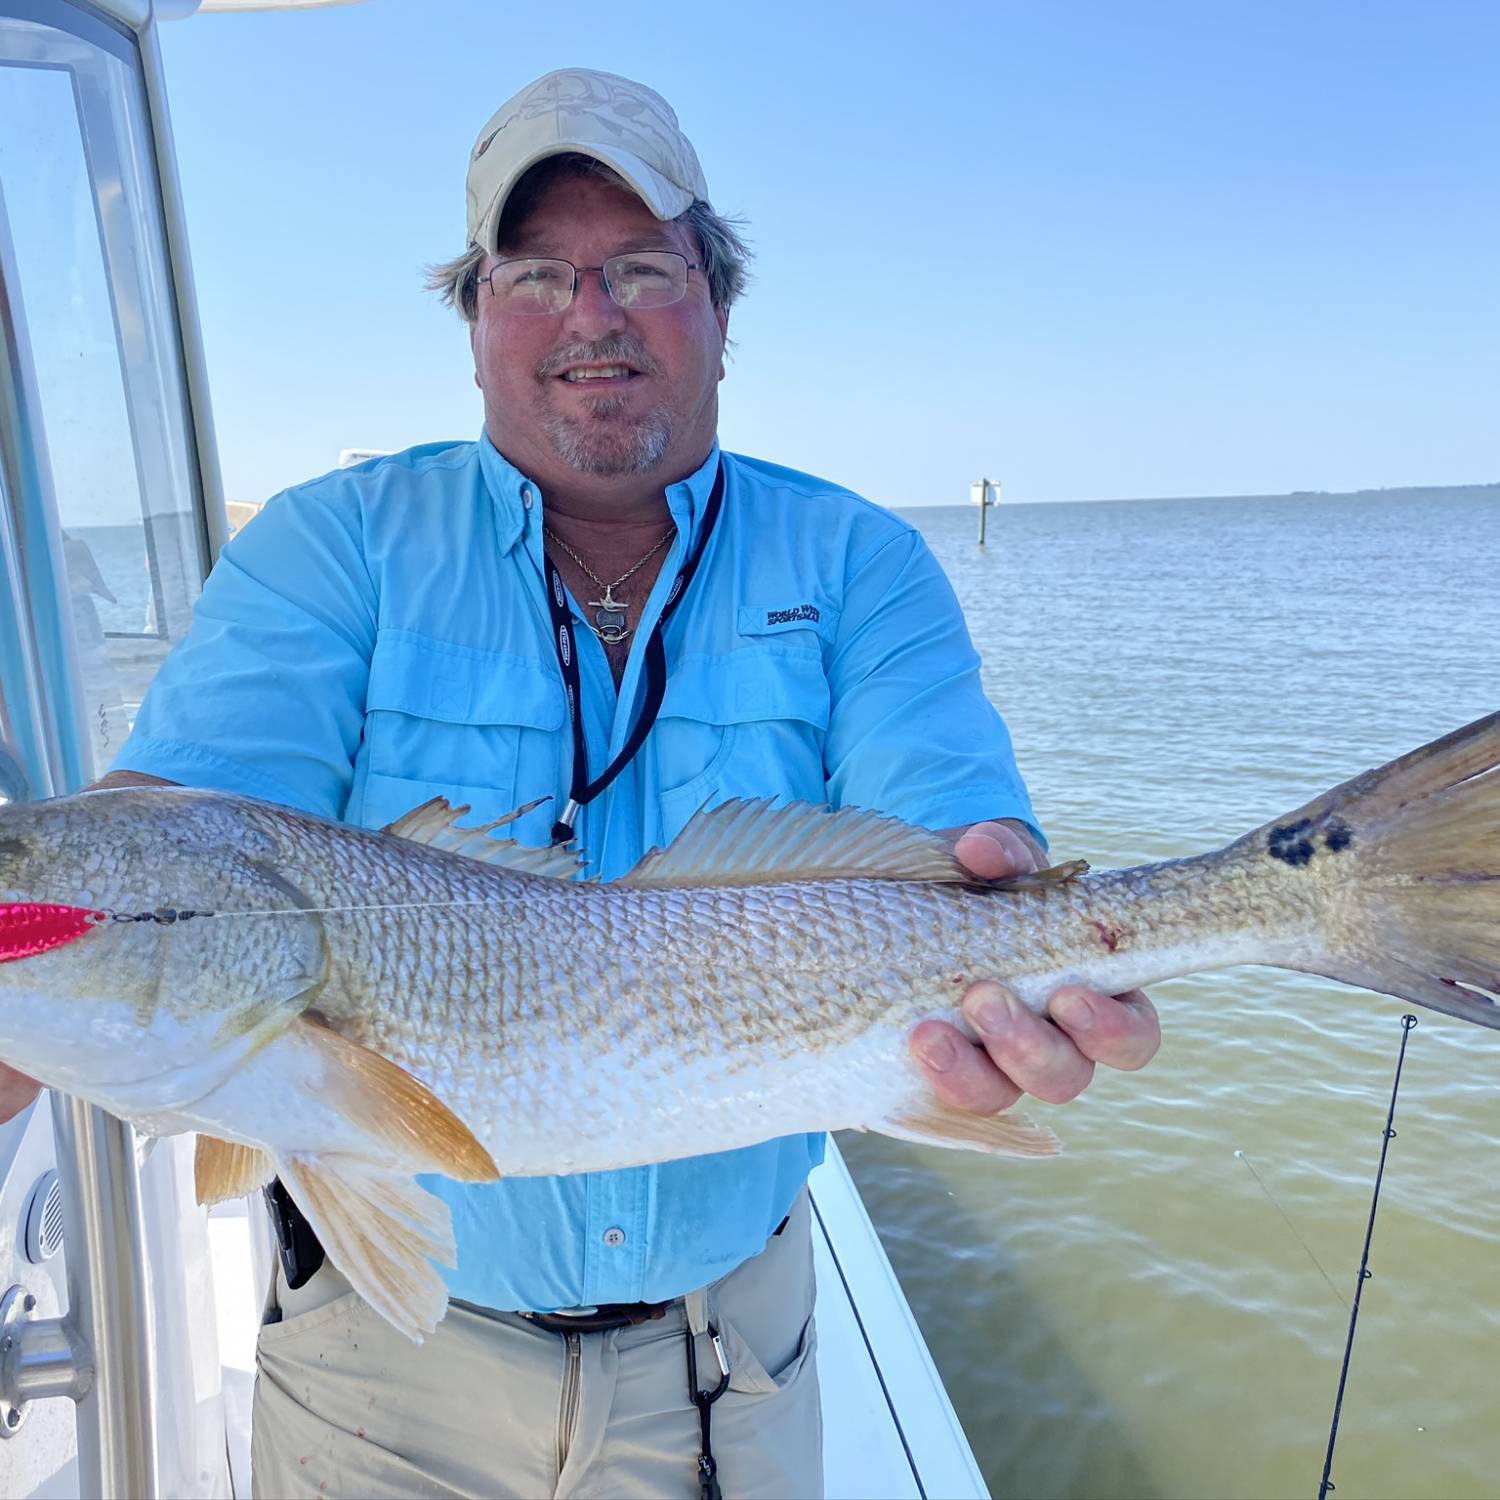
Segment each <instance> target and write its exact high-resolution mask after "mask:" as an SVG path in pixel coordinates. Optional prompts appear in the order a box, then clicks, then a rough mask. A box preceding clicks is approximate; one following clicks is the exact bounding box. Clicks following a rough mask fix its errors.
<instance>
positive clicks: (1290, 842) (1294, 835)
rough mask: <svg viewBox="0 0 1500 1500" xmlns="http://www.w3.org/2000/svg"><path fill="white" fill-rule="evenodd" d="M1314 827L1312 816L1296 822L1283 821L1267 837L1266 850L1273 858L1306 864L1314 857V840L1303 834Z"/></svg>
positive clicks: (1286, 862) (1296, 863)
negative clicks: (1304, 836)
mask: <svg viewBox="0 0 1500 1500" xmlns="http://www.w3.org/2000/svg"><path fill="white" fill-rule="evenodd" d="M1311 827H1312V819H1311V818H1300V819H1299V820H1298V821H1297V822H1295V823H1282V824H1280V825H1279V826H1278V827H1276V828H1273V829H1272V830H1271V832H1270V834H1269V836H1268V837H1267V839H1266V850H1267V852H1268V853H1269V854H1270V856H1271V858H1272V859H1279V860H1281V861H1282V863H1283V864H1288V865H1305V864H1307V863H1308V862H1309V861H1310V860H1311V859H1312V857H1313V844H1312V840H1311V839H1308V838H1303V837H1302V835H1303V834H1304V833H1305V832H1306V831H1307V830H1308V829H1309V828H1311Z"/></svg>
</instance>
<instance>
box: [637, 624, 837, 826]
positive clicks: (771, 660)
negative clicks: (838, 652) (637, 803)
mask: <svg viewBox="0 0 1500 1500" xmlns="http://www.w3.org/2000/svg"><path fill="white" fill-rule="evenodd" d="M828 713H829V692H828V679H827V678H826V677H825V676H824V675H823V664H822V661H821V659H820V658H819V657H818V656H815V655H812V654H803V653H795V654H793V653H781V652H777V651H774V650H770V649H767V648H765V647H762V646H754V647H745V648H742V649H740V650H738V651H735V652H732V653H731V654H729V655H727V656H714V657H689V658H688V659H687V660H686V661H683V662H681V663H679V664H678V665H677V667H676V668H675V669H674V670H673V671H672V673H671V675H670V677H669V678H668V680H667V690H666V693H665V695H664V696H663V698H662V705H661V712H660V714H659V715H658V717H657V721H656V727H655V729H654V730H653V731H652V735H651V746H652V750H653V756H652V769H653V771H654V773H655V778H656V788H655V791H656V795H657V797H658V798H659V800H660V803H661V812H662V822H663V825H664V827H665V828H666V829H668V830H670V834H669V836H675V833H676V831H677V830H678V829H680V828H681V826H682V824H683V823H684V822H686V820H687V819H688V818H690V817H691V816H692V815H693V813H695V812H696V811H697V810H698V808H699V807H701V806H702V805H703V804H704V803H705V802H708V801H715V802H719V801H723V800H724V799H726V798H728V797H785V798H791V799H793V800H799V801H810V802H821V801H822V800H823V797H824V777H823V741H824V737H825V736H826V734H827V732H828Z"/></svg>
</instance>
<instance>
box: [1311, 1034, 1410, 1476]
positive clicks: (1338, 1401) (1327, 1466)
mask: <svg viewBox="0 0 1500 1500" xmlns="http://www.w3.org/2000/svg"><path fill="white" fill-rule="evenodd" d="M1416 1024H1417V1018H1416V1017H1415V1016H1410V1015H1408V1016H1402V1017H1401V1051H1400V1052H1399V1053H1398V1054H1397V1056H1396V1077H1395V1080H1394V1082H1393V1083H1392V1084H1391V1107H1390V1108H1389V1109H1388V1110H1387V1111H1386V1112H1385V1134H1384V1136H1383V1138H1382V1139H1381V1142H1380V1165H1379V1166H1378V1167H1377V1168H1376V1169H1375V1191H1374V1192H1373V1193H1372V1194H1371V1196H1370V1222H1369V1223H1368V1224H1367V1225H1366V1226H1365V1248H1364V1254H1363V1255H1361V1256H1360V1258H1359V1280H1358V1281H1357V1282H1356V1283H1355V1286H1354V1305H1353V1307H1352V1308H1351V1309H1350V1310H1349V1336H1348V1338H1347V1339H1345V1341H1344V1364H1343V1368H1342V1369H1341V1370H1340V1371H1339V1391H1338V1395H1337V1396H1336V1397H1335V1398H1334V1403H1333V1423H1332V1425H1331V1426H1330V1427H1329V1429H1328V1455H1327V1457H1326V1458H1324V1460H1323V1480H1322V1483H1321V1484H1319V1486H1318V1500H1326V1496H1327V1494H1328V1492H1329V1491H1330V1490H1331V1489H1333V1488H1335V1486H1334V1483H1333V1480H1332V1479H1331V1478H1330V1477H1329V1475H1330V1473H1331V1472H1332V1469H1333V1445H1334V1443H1335V1442H1337V1441H1338V1435H1339V1416H1340V1415H1341V1413H1342V1412H1343V1408H1344V1385H1345V1383H1346V1382H1347V1381H1348V1379H1349V1356H1350V1355H1351V1354H1352V1353H1353V1352H1354V1325H1355V1324H1356V1323H1357V1322H1358V1321H1359V1299H1360V1294H1361V1293H1362V1292H1363V1291H1364V1289H1365V1282H1367V1281H1368V1280H1369V1279H1370V1277H1371V1276H1372V1275H1373V1274H1374V1273H1373V1272H1372V1271H1371V1270H1370V1240H1371V1238H1372V1237H1373V1235H1374V1233H1375V1210H1376V1209H1377V1208H1379V1206H1380V1180H1381V1178H1382V1177H1384V1176H1385V1154H1386V1152H1387V1151H1388V1150H1389V1149H1390V1144H1391V1142H1392V1141H1393V1140H1395V1139H1396V1131H1395V1129H1394V1127H1393V1125H1392V1122H1393V1121H1394V1120H1395V1118H1396V1091H1397V1090H1398V1089H1399V1088H1400V1087H1401V1065H1402V1064H1403V1063H1404V1062H1405V1061H1406V1043H1407V1039H1408V1038H1409V1037H1410V1036H1411V1032H1412V1027H1414V1026H1415V1025H1416Z"/></svg>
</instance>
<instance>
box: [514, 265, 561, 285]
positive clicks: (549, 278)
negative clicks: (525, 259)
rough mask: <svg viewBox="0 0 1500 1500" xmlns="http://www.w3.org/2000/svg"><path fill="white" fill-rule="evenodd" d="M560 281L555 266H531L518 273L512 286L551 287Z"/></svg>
mask: <svg viewBox="0 0 1500 1500" xmlns="http://www.w3.org/2000/svg"><path fill="white" fill-rule="evenodd" d="M561 280H562V276H561V274H560V273H559V272H558V269H557V267H556V266H532V267H530V268H529V269H528V270H525V271H522V272H520V273H519V274H518V275H517V276H516V278H515V280H514V281H513V282H512V283H511V285H512V286H552V285H554V284H555V283H557V282H559V281H561Z"/></svg>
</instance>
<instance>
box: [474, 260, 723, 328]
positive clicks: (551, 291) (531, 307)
mask: <svg viewBox="0 0 1500 1500" xmlns="http://www.w3.org/2000/svg"><path fill="white" fill-rule="evenodd" d="M702 269H703V268H702V267H701V266H697V265H690V264H689V263H688V259H687V257H686V256H685V255H679V254H678V253H677V252H676V251H675V250H635V251H632V252H631V253H630V254H628V255H612V256H610V258H609V259H608V260H607V261H605V262H604V264H603V265H602V266H575V265H574V264H573V263H572V261H568V260H551V259H546V258H540V257H537V256H527V257H526V258H525V259H524V260H503V261H501V262H500V264H499V265H497V266H492V267H491V268H490V271H489V274H488V275H485V276H481V277H480V278H479V279H480V280H481V281H484V282H488V283H489V288H490V292H491V294H492V295H493V296H495V297H498V298H499V299H500V301H501V302H502V303H504V304H505V308H506V311H507V312H513V313H516V314H519V315H521V316H524V317H531V316H533V315H535V314H539V313H560V312H562V310H563V309H564V308H565V307H567V305H568V304H569V303H570V302H571V301H572V300H573V295H574V293H575V292H576V291H577V290H578V278H579V277H580V276H584V275H587V274H588V273H589V272H591V271H597V272H598V273H599V276H600V279H601V280H602V281H603V282H604V290H605V291H606V292H608V293H609V295H610V297H611V298H612V299H613V300H614V301H615V302H616V303H617V304H618V305H619V306H620V307H624V308H628V309H629V310H630V311H631V312H638V311H639V310H640V309H641V308H644V307H670V306H671V304H672V303H674V302H681V301H682V299H683V297H685V296H686V295H687V288H688V272H689V271H701V270H702Z"/></svg>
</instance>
